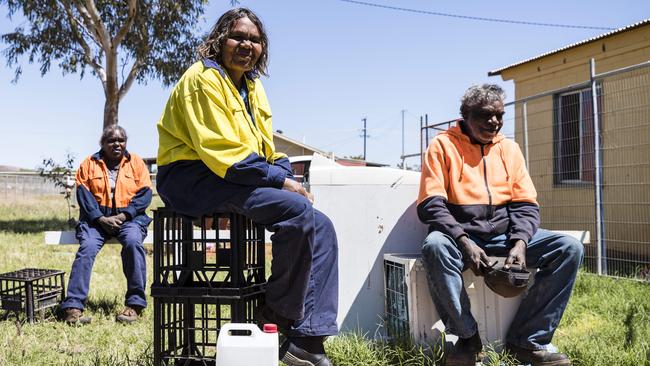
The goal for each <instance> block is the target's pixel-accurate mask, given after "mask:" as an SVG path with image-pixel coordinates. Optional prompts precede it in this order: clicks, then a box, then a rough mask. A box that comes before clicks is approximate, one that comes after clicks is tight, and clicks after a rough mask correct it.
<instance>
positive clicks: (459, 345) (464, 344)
mask: <svg viewBox="0 0 650 366" xmlns="http://www.w3.org/2000/svg"><path fill="white" fill-rule="evenodd" d="M482 349H483V343H482V342H481V337H480V336H479V334H478V332H476V333H474V335H473V336H471V337H469V338H458V341H457V342H456V345H455V346H454V348H453V349H452V350H451V352H449V354H447V357H446V358H445V365H446V366H474V365H476V359H477V357H478V354H479V352H481V350H482Z"/></svg>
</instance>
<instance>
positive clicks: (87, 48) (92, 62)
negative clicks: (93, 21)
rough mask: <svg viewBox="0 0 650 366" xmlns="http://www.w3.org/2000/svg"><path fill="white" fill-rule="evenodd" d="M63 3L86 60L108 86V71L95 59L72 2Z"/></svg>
mask: <svg viewBox="0 0 650 366" xmlns="http://www.w3.org/2000/svg"><path fill="white" fill-rule="evenodd" d="M61 5H62V6H63V9H64V10H65V12H66V14H67V16H68V19H70V28H71V29H72V33H73V34H74V37H75V38H76V39H77V42H79V45H80V46H81V48H83V53H82V55H83V58H84V60H85V61H86V63H87V64H88V65H90V66H91V67H92V68H93V70H95V72H96V73H97V76H98V77H99V80H100V81H101V82H102V86H103V87H104V88H106V72H105V71H104V68H103V67H102V66H101V65H100V64H98V63H97V62H96V61H95V55H94V54H93V51H92V49H91V48H90V46H89V45H88V43H87V42H86V40H85V39H84V37H83V36H82V35H81V32H80V30H79V26H81V25H80V24H79V19H77V18H76V17H75V16H74V14H73V13H72V9H71V8H70V4H69V3H67V2H61Z"/></svg>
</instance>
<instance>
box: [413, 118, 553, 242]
mask: <svg viewBox="0 0 650 366" xmlns="http://www.w3.org/2000/svg"><path fill="white" fill-rule="evenodd" d="M462 123H463V122H459V124H458V126H454V127H451V128H449V129H448V130H447V131H445V132H442V133H440V134H438V135H437V136H436V137H434V138H433V140H432V141H431V143H430V144H429V147H428V149H427V153H426V155H425V158H424V162H423V166H422V174H421V178H420V193H419V197H418V201H417V202H418V216H419V217H420V220H421V221H422V222H424V223H426V224H429V225H430V228H431V229H432V230H436V231H441V232H443V233H444V234H447V235H449V236H451V237H452V238H454V239H458V238H459V237H461V236H463V235H470V236H474V237H478V238H480V239H482V240H489V239H490V238H493V237H495V236H497V235H501V234H506V235H508V237H509V239H510V240H517V239H521V240H523V241H524V242H526V243H528V242H529V241H530V238H531V237H532V236H533V235H534V234H535V232H536V231H537V228H538V227H539V221H540V220H539V206H538V204H537V200H536V199H537V192H536V191H535V187H534V185H533V182H532V180H531V179H530V176H529V175H528V171H527V170H526V164H525V161H524V157H523V155H522V153H521V150H520V149H519V146H518V145H517V143H515V142H514V141H511V140H508V139H506V138H505V137H504V136H503V135H502V134H498V135H497V136H496V137H495V138H494V139H493V141H492V143H490V144H486V145H480V144H477V143H474V142H472V141H471V140H470V138H469V136H468V135H466V134H465V133H464V132H463V131H462V129H461V127H460V125H461V124H462Z"/></svg>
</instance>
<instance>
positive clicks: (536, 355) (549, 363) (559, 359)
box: [505, 344, 571, 366]
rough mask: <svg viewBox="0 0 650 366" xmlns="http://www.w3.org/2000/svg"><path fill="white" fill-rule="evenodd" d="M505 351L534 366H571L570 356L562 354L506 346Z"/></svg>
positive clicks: (510, 345)
mask: <svg viewBox="0 0 650 366" xmlns="http://www.w3.org/2000/svg"><path fill="white" fill-rule="evenodd" d="M505 350H506V351H508V353H510V354H511V355H512V356H514V357H515V358H516V359H517V361H519V362H521V363H524V364H531V365H532V366H570V365H571V360H570V359H569V356H567V355H565V354H564V353H560V352H549V351H547V350H532V349H525V348H520V347H517V346H514V345H512V344H506V347H505Z"/></svg>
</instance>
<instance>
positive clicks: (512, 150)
mask: <svg viewBox="0 0 650 366" xmlns="http://www.w3.org/2000/svg"><path fill="white" fill-rule="evenodd" d="M504 98H505V93H504V91H503V89H502V88H501V87H499V86H498V85H493V84H484V85H480V86H472V87H471V88H469V89H468V90H467V91H466V93H465V95H464V96H463V98H462V100H461V107H460V112H461V115H462V117H463V119H462V120H460V121H459V122H458V124H457V125H456V126H454V127H451V128H449V129H448V130H447V131H445V132H442V133H440V134H438V135H437V136H436V137H434V138H433V140H432V141H431V143H430V144H429V147H428V149H427V153H426V155H425V157H424V162H423V165H422V175H421V180H420V193H419V197H418V201H417V203H418V206H417V211H418V216H419V218H420V220H421V221H422V222H424V223H425V224H428V225H429V228H430V230H429V234H428V236H427V238H426V239H425V241H424V244H423V247H422V254H423V260H424V263H425V267H426V270H427V276H428V281H429V289H430V292H431V296H432V298H433V302H434V304H435V306H436V310H437V311H438V314H439V315H440V317H441V319H442V321H443V322H444V324H445V327H446V329H447V332H449V333H451V334H455V335H457V336H458V337H459V339H458V342H457V343H456V345H455V347H454V349H453V350H452V351H451V352H450V353H449V354H448V355H447V356H446V364H447V365H448V366H452V365H474V364H475V362H476V359H477V355H478V354H479V352H480V351H481V349H482V343H481V339H480V337H479V334H478V327H477V324H476V320H475V319H474V318H473V317H472V314H471V312H470V302H469V298H468V295H467V293H466V291H465V287H464V284H463V278H462V276H461V273H462V271H463V270H464V269H465V268H468V267H469V268H471V269H472V270H473V271H474V273H476V274H479V275H480V274H481V273H484V272H485V271H487V270H489V269H490V267H491V264H490V263H489V258H488V256H489V255H491V256H502V257H506V259H505V265H504V266H503V267H504V268H505V269H508V268H510V267H514V266H517V267H519V268H524V269H525V268H526V265H527V264H528V265H529V266H531V267H535V268H539V271H537V272H536V273H535V275H534V283H533V285H532V286H530V287H529V288H528V291H527V293H526V294H525V295H524V297H523V300H522V302H521V305H520V306H519V309H518V311H517V313H516V314H515V317H514V319H513V321H512V324H511V326H510V329H509V332H508V334H507V337H506V340H505V342H506V344H505V349H506V350H508V351H509V352H510V353H511V354H512V355H514V356H515V357H516V358H517V359H518V360H519V361H520V362H523V363H530V364H532V365H534V366H535V365H544V366H557V365H570V364H571V362H570V360H569V358H568V357H567V356H566V355H565V354H563V353H560V352H559V351H558V350H557V349H556V348H555V347H554V346H553V345H552V344H551V339H552V338H553V334H554V332H555V329H556V328H557V325H558V324H559V322H560V319H561V318H562V314H563V313H564V309H565V307H566V304H567V303H568V301H569V297H570V295H571V291H572V289H573V284H574V282H575V277H576V274H577V271H578V268H579V267H580V263H581V261H582V257H583V249H582V244H581V243H580V242H579V241H578V240H576V239H574V238H572V237H569V236H565V235H562V234H557V233H553V232H550V231H547V230H543V229H539V224H540V216H539V206H538V204H537V192H536V191H535V187H534V185H533V182H532V180H531V178H530V176H529V175H528V171H527V169H526V164H525V161H524V157H523V155H522V153H521V150H520V149H519V146H518V145H517V144H516V143H515V142H514V141H511V140H509V139H506V138H505V137H504V136H503V135H502V134H500V133H499V131H500V130H501V127H502V126H503V115H504V113H505V111H504V105H503V100H504Z"/></svg>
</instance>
